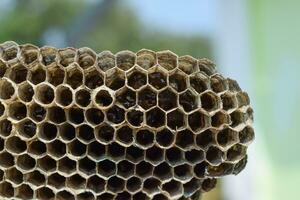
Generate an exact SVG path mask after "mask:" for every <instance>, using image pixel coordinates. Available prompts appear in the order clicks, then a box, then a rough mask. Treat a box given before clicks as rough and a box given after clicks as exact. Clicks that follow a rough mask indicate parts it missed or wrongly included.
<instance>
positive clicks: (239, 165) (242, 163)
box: [232, 155, 248, 175]
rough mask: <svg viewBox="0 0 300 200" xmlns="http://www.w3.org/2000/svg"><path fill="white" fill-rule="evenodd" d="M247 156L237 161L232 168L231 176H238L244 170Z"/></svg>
mask: <svg viewBox="0 0 300 200" xmlns="http://www.w3.org/2000/svg"><path fill="white" fill-rule="evenodd" d="M247 160H248V156H247V155H245V156H244V158H243V159H241V160H240V161H238V162H237V163H236V164H235V165H234V168H233V172H232V174H234V175H238V174H239V173H240V172H241V171H242V170H243V169H245V167H246V164H247Z"/></svg>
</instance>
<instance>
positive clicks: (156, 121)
mask: <svg viewBox="0 0 300 200" xmlns="http://www.w3.org/2000/svg"><path fill="white" fill-rule="evenodd" d="M165 121H166V116H165V113H164V112H163V111H162V110H161V109H160V108H158V107H155V108H153V109H151V110H149V111H147V113H146V122H147V125H148V126H151V127H154V128H158V127H161V126H163V125H164V124H165Z"/></svg>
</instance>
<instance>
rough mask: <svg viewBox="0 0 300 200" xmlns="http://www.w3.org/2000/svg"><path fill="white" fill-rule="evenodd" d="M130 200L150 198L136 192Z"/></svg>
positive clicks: (147, 199) (148, 199) (146, 199)
mask: <svg viewBox="0 0 300 200" xmlns="http://www.w3.org/2000/svg"><path fill="white" fill-rule="evenodd" d="M132 200H150V198H149V197H148V196H147V195H146V194H145V193H143V192H138V193H135V194H134V195H133V196H132Z"/></svg>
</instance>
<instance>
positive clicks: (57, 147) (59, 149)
mask: <svg viewBox="0 0 300 200" xmlns="http://www.w3.org/2000/svg"><path fill="white" fill-rule="evenodd" d="M47 151H48V154H49V155H52V156H54V157H56V158H60V157H63V156H64V155H65V154H66V144H65V143H63V142H61V141H60V140H55V141H53V142H51V143H49V144H47Z"/></svg>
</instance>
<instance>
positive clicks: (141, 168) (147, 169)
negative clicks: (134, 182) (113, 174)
mask: <svg viewBox="0 0 300 200" xmlns="http://www.w3.org/2000/svg"><path fill="white" fill-rule="evenodd" d="M135 173H136V175H137V176H138V177H140V178H142V179H144V178H146V177H150V176H151V175H152V173H153V166H152V165H151V164H150V163H148V162H146V161H141V162H140V163H138V164H137V165H136V166H135Z"/></svg>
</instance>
